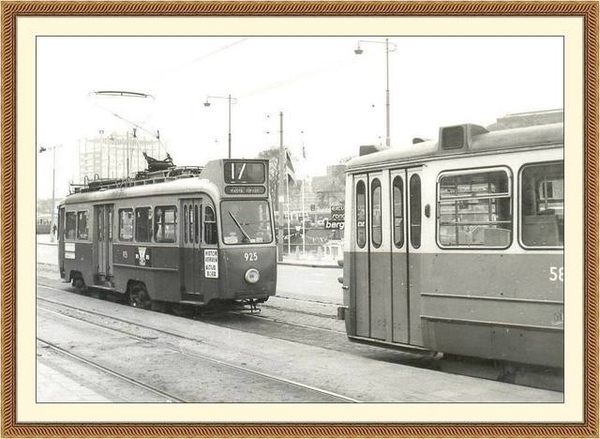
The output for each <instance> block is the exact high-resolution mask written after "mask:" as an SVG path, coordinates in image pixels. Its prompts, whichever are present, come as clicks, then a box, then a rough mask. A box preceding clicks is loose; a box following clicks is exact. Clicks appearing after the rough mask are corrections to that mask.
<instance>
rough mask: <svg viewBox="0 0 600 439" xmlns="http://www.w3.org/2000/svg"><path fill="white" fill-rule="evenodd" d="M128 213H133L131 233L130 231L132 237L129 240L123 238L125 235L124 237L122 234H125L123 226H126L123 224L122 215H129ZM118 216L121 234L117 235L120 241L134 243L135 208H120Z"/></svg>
mask: <svg viewBox="0 0 600 439" xmlns="http://www.w3.org/2000/svg"><path fill="white" fill-rule="evenodd" d="M127 212H129V213H131V231H130V233H131V237H130V238H129V239H127V238H124V237H123V236H124V235H123V233H122V232H123V230H124V229H123V225H124V223H123V216H122V213H127ZM117 215H118V217H119V222H118V225H119V233H118V234H117V237H118V239H119V242H133V241H134V239H133V238H134V235H135V212H134V208H133V207H123V208H119V209H118V210H117Z"/></svg>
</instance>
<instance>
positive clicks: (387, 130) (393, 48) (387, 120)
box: [354, 38, 397, 148]
mask: <svg viewBox="0 0 600 439" xmlns="http://www.w3.org/2000/svg"><path fill="white" fill-rule="evenodd" d="M360 43H378V44H385V145H386V146H387V147H388V148H389V147H390V60H389V55H390V52H395V51H396V48H397V46H396V44H394V43H390V42H389V39H388V38H386V39H385V41H377V40H359V41H358V44H357V46H356V49H354V53H356V54H357V55H361V54H362V53H363V50H362V49H361V48H360ZM390 46H391V47H390Z"/></svg>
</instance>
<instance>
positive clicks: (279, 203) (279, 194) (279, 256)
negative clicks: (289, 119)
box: [277, 111, 287, 261]
mask: <svg viewBox="0 0 600 439" xmlns="http://www.w3.org/2000/svg"><path fill="white" fill-rule="evenodd" d="M285 159H286V157H285V149H284V148H283V111H280V112H279V183H278V184H277V206H278V207H277V209H278V210H279V227H278V232H277V241H278V243H277V260H278V261H283V191H284V184H285V183H284V179H285V178H286V177H287V175H286V172H285Z"/></svg>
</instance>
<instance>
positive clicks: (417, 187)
mask: <svg viewBox="0 0 600 439" xmlns="http://www.w3.org/2000/svg"><path fill="white" fill-rule="evenodd" d="M409 185H410V243H411V244H412V246H413V247H414V248H419V247H421V177H419V176H418V175H417V174H413V175H412V176H411V177H410V183H409Z"/></svg>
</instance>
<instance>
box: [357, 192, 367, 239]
mask: <svg viewBox="0 0 600 439" xmlns="http://www.w3.org/2000/svg"><path fill="white" fill-rule="evenodd" d="M366 242H367V197H366V191H365V182H364V181H359V182H358V183H357V184H356V243H357V244H358V246H359V247H360V248H363V247H364V246H365V244H366Z"/></svg>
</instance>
